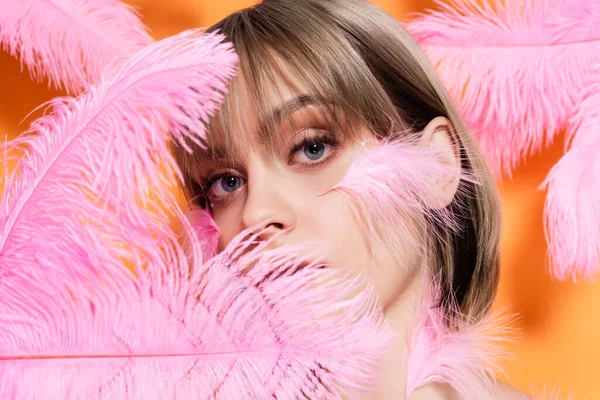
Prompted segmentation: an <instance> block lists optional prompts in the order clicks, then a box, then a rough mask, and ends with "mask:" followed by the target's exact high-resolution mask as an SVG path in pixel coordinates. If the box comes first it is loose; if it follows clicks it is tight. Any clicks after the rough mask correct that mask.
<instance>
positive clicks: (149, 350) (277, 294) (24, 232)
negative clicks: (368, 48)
mask: <svg viewBox="0 0 600 400" xmlns="http://www.w3.org/2000/svg"><path fill="white" fill-rule="evenodd" d="M220 40H221V36H219V35H202V34H200V33H199V32H197V31H190V32H184V33H182V34H180V35H178V36H176V37H173V38H169V39H166V40H164V41H162V42H158V43H155V44H152V45H151V46H149V47H148V48H146V49H144V50H142V51H141V52H140V53H139V54H137V55H136V56H134V57H132V58H131V59H129V60H128V61H127V62H126V63H125V64H123V65H122V66H120V67H119V68H118V69H115V70H113V71H111V73H110V75H109V76H108V77H107V78H105V79H103V80H101V81H100V82H99V83H98V84H96V85H95V86H94V87H92V88H91V89H90V91H89V92H86V93H84V94H83V95H81V96H80V97H79V98H77V99H62V100H61V101H57V102H55V103H54V107H55V109H54V112H53V113H52V114H50V115H48V116H45V117H43V118H42V119H41V120H39V121H38V122H36V123H35V125H34V128H33V129H32V132H31V134H30V135H26V136H23V137H22V138H20V139H19V140H17V141H16V142H14V143H12V144H11V146H18V147H19V148H23V149H25V151H26V153H25V154H24V156H23V157H22V158H21V159H20V160H19V164H18V166H17V170H16V172H15V173H13V174H11V175H10V176H9V177H8V182H7V185H6V189H5V192H4V193H3V196H2V208H1V210H0V212H1V217H2V226H3V230H2V235H1V237H0V239H1V241H0V331H2V332H3V334H2V335H1V338H0V397H1V398H24V399H28V398H76V399H79V398H82V399H83V398H85V399H88V398H127V399H141V398H144V399H164V398H173V397H178V398H179V397H181V398H190V397H193V398H222V399H231V398H240V396H241V397H248V398H268V397H272V396H275V397H277V398H283V399H286V398H289V399H295V398H299V397H302V396H304V397H309V398H340V397H341V396H342V394H343V395H346V396H349V397H355V396H357V394H356V393H360V392H361V391H363V390H368V389H370V388H372V386H373V384H374V382H375V380H376V378H377V371H376V366H377V360H379V359H380V357H381V355H382V353H383V351H384V349H385V347H386V345H387V343H389V341H390V339H391V337H390V336H389V335H388V334H387V333H386V330H385V327H384V322H383V318H382V314H381V310H380V307H379V305H378V304H376V302H375V296H374V294H373V292H372V289H369V288H367V289H366V290H359V289H364V287H363V286H362V285H363V283H362V281H361V280H360V279H359V278H354V279H349V277H347V276H344V275H341V274H340V273H339V271H338V270H337V269H335V268H326V267H327V266H326V265H323V264H321V263H320V262H319V261H318V258H311V257H310V255H308V256H302V257H301V256H299V254H300V253H302V254H306V253H308V252H307V251H306V249H305V248H304V246H302V245H293V246H286V247H280V248H277V249H275V250H269V249H268V247H269V242H268V241H266V242H264V241H258V240H257V238H259V237H260V235H261V232H260V231H258V232H256V231H253V230H248V231H245V232H242V233H240V235H238V237H237V238H236V239H234V240H233V241H232V243H230V245H229V246H228V247H227V248H226V249H225V250H224V251H223V252H222V253H220V254H219V255H218V256H216V257H214V258H212V259H210V260H208V261H207V254H206V253H207V252H209V251H210V253H212V252H214V249H213V247H214V245H215V240H214V238H215V236H216V235H218V231H217V230H216V229H214V228H215V226H214V222H211V221H210V220H207V219H206V218H208V217H209V216H207V215H206V213H204V214H202V215H199V214H193V215H190V216H189V219H188V218H186V216H184V215H183V213H182V211H181V210H180V209H179V208H178V207H177V204H176V202H175V201H174V196H172V195H170V194H169V193H170V191H169V190H168V189H167V188H166V186H168V184H169V182H167V181H166V180H167V179H169V178H171V179H173V181H175V178H176V177H177V173H176V172H175V173H168V172H164V170H165V166H167V167H170V168H173V169H176V167H175V165H174V161H173V159H172V156H171V155H170V152H169V149H170V147H169V146H168V141H169V140H170V139H174V140H177V141H179V142H180V143H181V145H185V142H186V140H185V139H189V140H194V141H196V142H199V143H200V142H202V139H203V138H204V124H203V123H204V122H205V121H206V119H207V118H208V115H210V113H211V112H212V111H213V110H214V109H215V107H216V104H217V102H218V101H219V100H220V99H221V98H222V96H221V93H222V91H223V90H224V89H225V80H226V79H227V77H229V76H231V75H232V73H233V66H234V65H235V61H236V60H237V58H236V56H235V54H233V52H232V51H231V46H230V45H225V44H221V43H220ZM167 131H168V132H169V134H167V133H166V132H167ZM36 133H37V134H36ZM166 169H167V171H168V170H169V169H168V168H166ZM155 181H158V184H155ZM152 190H157V191H158V192H153V191H152ZM140 197H141V198H142V199H143V202H142V201H139V200H140ZM136 200H138V201H136ZM165 212H168V215H167V216H165ZM168 217H172V218H173V219H175V220H176V221H177V222H178V223H180V224H181V225H182V226H183V228H182V232H183V233H180V234H179V235H178V234H176V233H175V232H174V231H173V230H171V228H170V227H169V225H168V222H169V221H168V220H169V218H168ZM198 218H200V219H201V221H200V222H197V221H198ZM198 224H200V226H198ZM208 233H210V235H209V234H208ZM204 234H206V236H207V237H206V238H202V237H200V235H204ZM181 235H188V237H187V242H186V248H185V249H184V248H183V245H182V244H181V243H180V242H179V239H180V236H181ZM204 239H207V240H208V241H206V242H205V241H204ZM125 262H128V263H130V264H133V267H134V269H133V272H132V271H131V270H130V269H128V268H127V267H126V265H125V264H124V263H125ZM350 293H358V294H356V295H353V296H351V295H350Z"/></svg>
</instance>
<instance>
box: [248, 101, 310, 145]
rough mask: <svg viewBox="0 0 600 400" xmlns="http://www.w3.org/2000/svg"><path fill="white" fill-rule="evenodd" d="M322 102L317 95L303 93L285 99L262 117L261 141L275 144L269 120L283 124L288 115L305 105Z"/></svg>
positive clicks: (275, 123)
mask: <svg viewBox="0 0 600 400" xmlns="http://www.w3.org/2000/svg"><path fill="white" fill-rule="evenodd" d="M319 104H322V102H321V101H319V100H318V99H317V98H316V97H315V96H312V95H309V94H301V95H298V96H296V97H293V98H291V99H288V100H286V101H284V102H283V103H282V104H281V105H279V106H277V107H275V108H274V109H273V110H271V112H270V113H269V114H267V115H266V116H265V117H263V118H261V120H260V121H259V123H258V137H259V140H260V141H261V143H263V144H264V143H269V144H273V143H272V140H273V138H272V137H270V135H269V130H268V129H267V121H272V122H273V124H274V125H279V124H281V121H282V120H283V118H284V117H285V116H286V115H291V114H293V113H295V112H296V111H298V110H301V109H302V108H304V107H308V106H312V105H319Z"/></svg>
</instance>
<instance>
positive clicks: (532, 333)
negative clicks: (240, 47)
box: [0, 0, 600, 400]
mask: <svg viewBox="0 0 600 400" xmlns="http://www.w3.org/2000/svg"><path fill="white" fill-rule="evenodd" d="M298 1H301V0H298ZM373 2H374V3H375V4H377V5H379V6H380V7H382V8H383V9H385V10H386V11H388V12H389V13H390V14H392V15H394V16H395V17H396V18H398V19H400V20H402V21H406V20H407V17H408V14H409V13H411V12H419V11H423V10H425V9H426V8H433V7H434V4H433V1H431V0H375V1H373ZM128 3H130V4H132V5H134V6H137V7H139V9H140V12H141V14H142V18H143V20H144V22H145V23H146V24H147V25H148V26H149V27H150V29H151V34H152V35H153V36H154V38H156V39H161V38H164V37H166V36H169V35H172V34H175V33H177V32H179V31H181V30H184V29H188V28H194V27H199V26H206V25H210V24H212V23H214V22H216V21H217V20H219V19H221V18H222V17H224V16H226V15H227V14H229V13H231V12H233V11H236V10H238V9H240V8H243V7H246V6H249V5H251V4H252V3H253V1H249V0H224V1H214V0H170V1H165V0H129V1H128ZM0 71H1V73H0V93H2V94H1V95H0V132H2V133H3V134H6V135H7V136H8V138H13V137H15V136H16V135H17V134H18V133H19V132H20V131H22V130H24V129H25V128H26V127H27V126H28V124H29V123H30V122H31V121H32V117H29V118H27V120H25V121H24V122H22V120H23V119H24V118H25V117H26V115H27V114H28V113H29V112H30V111H31V110H33V109H34V108H35V107H37V106H38V105H40V104H41V103H42V102H44V101H46V100H49V99H50V98H52V97H54V96H56V95H59V94H62V93H60V92H57V91H50V90H48V89H47V88H46V86H47V85H46V83H41V84H36V83H33V82H31V81H30V79H29V76H28V74H27V72H25V73H21V68H20V64H19V62H18V61H17V60H16V59H13V58H11V57H10V56H9V55H8V54H6V53H0ZM39 115H40V112H39V111H37V112H36V113H34V114H33V117H36V116H39ZM561 151H562V143H561V142H559V143H556V144H555V145H554V146H553V147H551V148H549V149H547V150H546V151H545V152H544V153H543V154H542V155H538V156H535V157H533V158H531V159H529V160H527V162H526V164H525V165H524V166H523V167H521V168H520V169H518V170H517V171H516V172H515V174H514V176H513V179H512V180H511V181H510V182H505V183H503V184H502V185H501V193H502V200H503V206H504V236H503V241H502V256H503V261H502V275H501V282H500V290H499V296H498V299H497V306H505V305H508V306H510V307H511V309H512V310H513V311H516V312H518V313H519V314H520V315H521V318H520V320H519V321H518V322H517V323H516V325H517V326H518V328H520V329H521V330H522V331H523V338H522V339H521V340H520V341H519V343H515V344H513V345H511V346H510V348H509V350H510V351H511V352H512V353H513V357H512V358H511V359H510V360H509V361H508V362H506V363H505V370H506V373H507V376H506V378H504V380H506V381H508V382H509V383H511V384H513V385H514V386H517V387H519V388H520V389H522V390H524V391H527V392H530V391H531V390H532V389H536V390H541V389H543V388H544V387H545V386H547V387H549V388H559V389H560V391H561V394H562V395H563V397H562V398H564V397H566V395H567V394H568V393H569V392H571V393H572V394H573V395H574V398H575V399H578V400H579V399H600V384H597V383H596V382H597V380H598V377H597V374H598V370H597V369H596V363H600V338H599V337H598V335H597V332H598V331H599V330H600V315H599V314H600V312H598V310H599V309H600V287H598V286H594V285H592V284H579V285H575V284H572V283H559V282H554V281H552V280H551V279H550V277H549V275H548V273H547V272H546V243H545V239H544V231H543V225H542V221H543V220H542V215H543V204H544V197H545V193H544V192H541V191H538V190H537V187H538V186H539V184H540V183H541V182H542V181H543V178H544V177H545V175H546V173H547V172H548V170H549V168H550V166H551V165H553V164H554V163H556V161H557V160H558V159H559V158H560V155H561Z"/></svg>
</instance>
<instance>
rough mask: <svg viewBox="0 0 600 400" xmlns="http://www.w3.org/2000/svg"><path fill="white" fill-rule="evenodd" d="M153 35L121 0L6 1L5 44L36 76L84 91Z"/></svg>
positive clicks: (1, 36) (1, 29) (1, 27)
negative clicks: (118, 59) (104, 71)
mask: <svg viewBox="0 0 600 400" xmlns="http://www.w3.org/2000/svg"><path fill="white" fill-rule="evenodd" d="M151 42H152V38H151V37H150V35H149V34H148V33H147V31H146V28H145V26H144V25H143V23H142V22H141V21H140V19H139V17H138V15H137V13H136V12H135V11H134V9H133V8H132V7H131V6H128V5H126V4H124V3H122V2H120V1H117V0H0V43H1V45H2V47H3V48H4V49H6V50H8V51H9V52H10V53H11V54H12V55H13V56H16V55H17V54H19V55H20V58H21V62H22V63H24V64H26V65H27V66H28V67H29V70H30V72H31V75H32V77H33V78H34V79H37V80H41V78H42V77H45V76H47V77H48V79H49V80H50V84H51V85H53V86H55V87H57V88H58V87H63V88H65V89H66V90H67V91H68V92H70V93H78V92H79V91H81V90H82V89H84V88H86V87H87V86H88V84H89V83H93V82H96V80H98V78H99V77H100V73H101V72H102V70H103V69H104V67H106V66H107V65H108V64H109V63H110V62H111V61H113V60H114V59H117V58H125V57H128V56H131V55H133V54H134V53H136V52H137V51H138V50H140V49H142V48H143V47H144V46H146V45H148V44H150V43H151Z"/></svg>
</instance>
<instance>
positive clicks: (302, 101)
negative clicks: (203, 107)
mask: <svg viewBox="0 0 600 400" xmlns="http://www.w3.org/2000/svg"><path fill="white" fill-rule="evenodd" d="M320 104H323V102H322V101H321V100H319V99H318V98H317V97H315V96H313V95H309V94H301V95H298V96H295V97H293V98H291V99H288V100H286V101H284V102H283V103H282V104H281V105H279V106H277V107H275V108H273V109H272V110H271V111H270V112H269V113H268V114H267V115H266V116H263V117H262V118H261V119H260V121H259V122H258V132H257V136H258V142H259V143H260V144H262V145H268V146H267V147H269V146H274V145H275V144H276V143H275V141H276V138H275V137H274V135H272V133H271V132H270V130H269V129H268V126H269V121H270V122H271V123H272V124H273V125H275V126H277V125H279V124H281V122H282V120H283V118H284V117H285V116H287V115H291V114H293V113H295V112H296V111H298V110H301V109H303V108H305V107H308V106H312V105H320ZM209 151H210V152H211V154H212V155H213V156H212V157H207V156H206V153H207V151H204V152H203V156H202V158H201V160H202V161H209V160H210V161H219V160H224V159H230V158H231V155H230V154H228V152H227V151H226V150H225V148H224V147H222V146H218V145H217V146H210V150H209Z"/></svg>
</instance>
